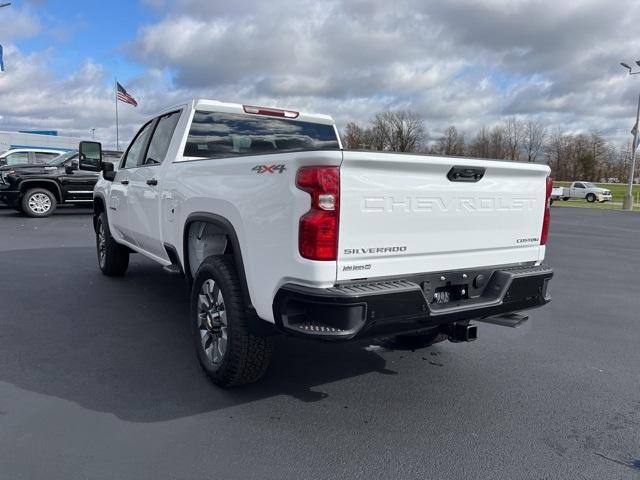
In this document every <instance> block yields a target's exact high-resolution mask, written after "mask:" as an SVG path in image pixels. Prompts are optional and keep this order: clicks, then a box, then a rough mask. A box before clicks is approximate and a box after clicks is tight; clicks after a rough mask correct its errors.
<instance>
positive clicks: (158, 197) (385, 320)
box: [81, 99, 553, 386]
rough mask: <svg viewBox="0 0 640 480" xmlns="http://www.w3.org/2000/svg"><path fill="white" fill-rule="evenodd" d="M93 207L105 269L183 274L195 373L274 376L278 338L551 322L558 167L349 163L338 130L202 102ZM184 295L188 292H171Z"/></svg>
mask: <svg viewBox="0 0 640 480" xmlns="http://www.w3.org/2000/svg"><path fill="white" fill-rule="evenodd" d="M81 150H82V155H81V168H100V169H102V170H103V175H102V177H103V178H101V179H100V180H99V182H98V184H97V185H96V188H95V192H94V209H95V231H96V238H97V243H96V244H97V251H98V260H99V266H100V269H101V270H102V272H103V273H104V274H106V275H123V274H124V273H125V271H126V270H127V266H128V261H129V254H130V253H131V252H139V253H141V254H143V255H145V256H147V257H149V258H150V259H152V260H154V261H156V262H158V263H159V264H161V265H163V266H164V267H165V269H166V270H168V271H170V272H174V273H181V274H184V276H185V277H186V279H187V280H188V282H189V284H190V285H191V313H190V315H191V324H192V331H193V340H194V345H195V349H196V353H197V356H198V359H199V361H200V363H201V365H202V367H203V368H204V371H205V372H206V373H207V375H208V376H209V377H210V378H211V379H212V380H213V381H214V382H215V383H217V384H218V385H223V386H227V385H237V384H241V383H247V382H252V381H255V380H257V379H258V378H260V377H261V376H262V374H263V373H264V371H265V369H266V368H267V365H268V363H269V358H270V355H271V349H272V342H273V339H272V337H271V335H272V334H274V333H285V334H289V335H297V336H303V337H307V338H312V339H318V340H324V341H344V340H351V339H360V338H366V337H387V336H394V338H395V340H396V341H397V342H400V343H402V342H411V343H412V344H416V342H419V343H421V344H424V345H426V344H428V343H430V342H433V341H435V340H436V339H442V338H447V337H448V338H449V339H451V340H453V341H465V340H467V341H468V340H473V339H475V332H476V330H475V328H476V327H475V326H474V325H472V324H471V323H470V320H472V319H481V318H485V317H491V316H496V315H502V314H511V313H513V312H517V311H520V310H524V309H529V308H533V307H537V306H541V305H544V304H546V303H547V302H548V301H549V299H550V297H549V295H548V294H547V284H548V281H549V279H550V278H551V276H552V274H553V272H552V270H551V269H550V268H548V267H546V266H542V265H541V263H542V261H543V259H544V255H545V244H546V240H547V234H548V227H549V196H550V194H551V182H550V179H549V177H548V175H549V167H547V166H546V165H537V164H530V163H517V162H500V161H487V160H480V159H473V158H446V157H438V156H427V155H409V154H395V153H386V152H373V151H369V152H363V151H345V150H343V149H342V146H341V142H340V138H339V136H338V132H337V130H336V127H335V125H334V122H333V120H332V119H331V117H329V116H326V115H317V114H307V113H301V112H296V111H290V110H279V109H273V108H263V107H253V106H246V105H244V106H243V105H238V104H231V103H222V102H216V101H211V100H198V99H196V100H193V101H192V102H190V103H188V104H184V105H178V106H176V107H172V108H169V109H166V110H165V111H163V112H161V113H160V114H158V115H157V116H155V117H154V118H151V119H149V121H148V122H146V123H145V124H144V125H143V126H142V128H141V129H140V131H139V132H138V133H137V134H136V136H135V137H134V139H133V141H132V142H131V144H130V145H129V147H128V148H127V150H126V151H125V153H124V155H123V156H122V159H121V161H120V165H119V166H118V168H117V169H114V168H113V165H109V164H106V163H101V159H100V146H99V144H95V143H93V142H83V143H82V144H81ZM176 295H179V292H176Z"/></svg>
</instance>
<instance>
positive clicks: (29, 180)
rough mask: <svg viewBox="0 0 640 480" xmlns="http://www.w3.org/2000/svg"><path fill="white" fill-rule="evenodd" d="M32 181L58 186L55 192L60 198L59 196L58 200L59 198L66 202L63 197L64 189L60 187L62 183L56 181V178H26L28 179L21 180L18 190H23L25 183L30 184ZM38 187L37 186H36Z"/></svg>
mask: <svg viewBox="0 0 640 480" xmlns="http://www.w3.org/2000/svg"><path fill="white" fill-rule="evenodd" d="M30 183H48V184H53V186H54V187H56V190H55V192H54V195H55V194H56V193H57V194H58V198H57V200H58V201H59V202H60V203H62V202H64V199H63V198H62V190H61V189H60V185H58V184H57V183H56V181H55V180H49V179H46V178H45V179H37V178H34V179H26V180H22V181H21V182H20V185H19V186H18V190H20V191H22V187H23V185H25V184H27V185H28V184H30ZM36 188H37V187H36Z"/></svg>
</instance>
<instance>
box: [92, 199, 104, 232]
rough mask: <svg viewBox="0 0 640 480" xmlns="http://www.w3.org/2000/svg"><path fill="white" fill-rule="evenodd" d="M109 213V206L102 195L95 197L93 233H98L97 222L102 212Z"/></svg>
mask: <svg viewBox="0 0 640 480" xmlns="http://www.w3.org/2000/svg"><path fill="white" fill-rule="evenodd" d="M106 211H107V206H106V204H105V201H104V198H102V197H101V196H100V195H96V196H95V197H93V231H94V232H95V231H96V222H97V220H98V217H99V216H100V214H101V213H102V212H106Z"/></svg>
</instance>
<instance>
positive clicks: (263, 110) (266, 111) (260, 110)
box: [242, 105, 300, 118]
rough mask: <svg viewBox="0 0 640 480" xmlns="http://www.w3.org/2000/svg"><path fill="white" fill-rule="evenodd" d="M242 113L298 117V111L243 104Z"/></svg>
mask: <svg viewBox="0 0 640 480" xmlns="http://www.w3.org/2000/svg"><path fill="white" fill-rule="evenodd" d="M242 108H244V113H253V114H254V115H268V116H269V117H284V118H298V115H300V114H299V113H298V112H294V111H292V110H280V109H278V108H268V107H254V106H252V105H243V106H242Z"/></svg>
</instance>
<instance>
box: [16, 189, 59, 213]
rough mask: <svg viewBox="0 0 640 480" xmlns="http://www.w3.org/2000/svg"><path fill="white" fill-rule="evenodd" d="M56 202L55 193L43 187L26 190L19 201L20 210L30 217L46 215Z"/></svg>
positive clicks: (52, 210) (54, 207)
mask: <svg viewBox="0 0 640 480" xmlns="http://www.w3.org/2000/svg"><path fill="white" fill-rule="evenodd" d="M57 204H58V202H57V201H56V197H55V195H54V194H53V193H51V192H50V191H49V190H47V189H45V188H32V189H31V190H27V193H25V194H24V196H23V197H22V201H21V206H22V211H23V212H24V213H25V214H27V215H29V216H30V217H48V216H49V215H51V214H52V213H53V212H54V211H55V209H56V206H57Z"/></svg>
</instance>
